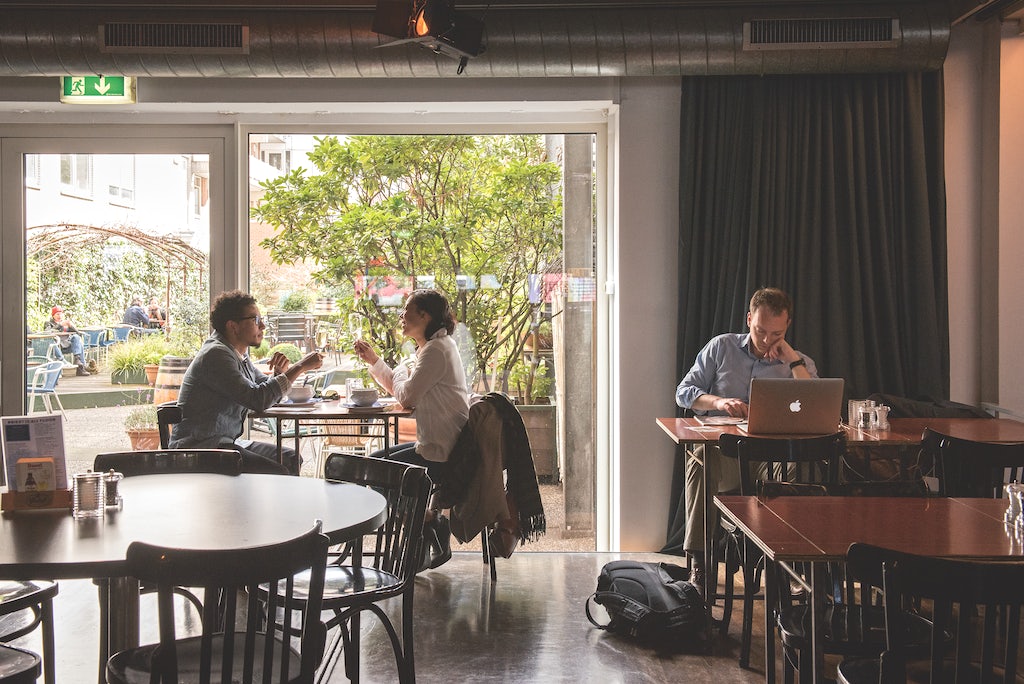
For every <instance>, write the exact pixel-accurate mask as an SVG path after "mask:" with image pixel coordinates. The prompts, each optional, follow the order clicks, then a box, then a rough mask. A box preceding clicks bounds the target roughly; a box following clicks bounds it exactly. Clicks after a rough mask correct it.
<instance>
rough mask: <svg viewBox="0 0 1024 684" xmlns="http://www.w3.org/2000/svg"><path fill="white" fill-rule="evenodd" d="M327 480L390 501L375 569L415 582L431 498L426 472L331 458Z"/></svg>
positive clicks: (380, 461)
mask: <svg viewBox="0 0 1024 684" xmlns="http://www.w3.org/2000/svg"><path fill="white" fill-rule="evenodd" d="M324 477H325V478H326V479H328V480H335V481H338V482H350V483H353V484H360V485H364V486H367V487H370V488H372V489H374V490H376V491H377V492H379V493H380V494H381V495H382V496H383V497H384V498H385V499H386V500H387V520H386V521H385V522H384V524H383V525H381V526H380V527H379V528H377V531H376V533H375V536H376V543H375V548H374V550H373V565H374V567H376V568H378V569H380V570H385V571H387V572H390V573H391V574H393V575H395V576H396V577H398V578H400V579H401V580H402V581H403V582H412V581H413V579H414V578H415V576H416V571H417V570H418V569H419V566H420V562H421V560H422V550H423V516H424V513H425V512H426V510H427V498H428V496H429V494H430V478H428V477H427V470H426V468H422V467H420V466H414V465H409V464H407V463H399V462H398V461H388V460H386V459H383V458H368V457H366V456H354V455H352V454H331V455H330V456H328V457H327V462H326V463H325V464H324Z"/></svg>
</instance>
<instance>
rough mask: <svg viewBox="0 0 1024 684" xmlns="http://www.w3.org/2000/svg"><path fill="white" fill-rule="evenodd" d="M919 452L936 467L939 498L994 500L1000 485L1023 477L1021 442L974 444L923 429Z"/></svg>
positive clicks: (999, 490)
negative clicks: (930, 459)
mask: <svg viewBox="0 0 1024 684" xmlns="http://www.w3.org/2000/svg"><path fill="white" fill-rule="evenodd" d="M921 449H922V451H923V452H924V453H925V454H926V455H929V456H931V457H932V459H933V460H934V463H935V464H936V466H937V467H936V472H937V474H938V479H939V495H940V496H962V497H979V498H984V499H998V498H1001V497H1002V495H1003V484H1004V483H1006V482H1011V481H1016V482H1021V481H1022V479H1021V478H1022V476H1024V443H1014V444H996V443H993V442H975V441H972V440H969V439H960V438H958V437H951V436H949V435H944V434H942V433H941V432H936V431H934V430H931V429H929V428H925V431H924V434H923V435H922V437H921Z"/></svg>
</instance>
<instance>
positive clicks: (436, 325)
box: [355, 290, 469, 570]
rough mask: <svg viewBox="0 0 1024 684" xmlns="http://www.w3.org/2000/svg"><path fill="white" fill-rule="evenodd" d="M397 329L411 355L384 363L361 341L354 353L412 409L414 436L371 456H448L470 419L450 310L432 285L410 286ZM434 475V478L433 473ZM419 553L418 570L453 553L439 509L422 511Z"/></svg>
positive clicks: (409, 459)
mask: <svg viewBox="0 0 1024 684" xmlns="http://www.w3.org/2000/svg"><path fill="white" fill-rule="evenodd" d="M400 318H401V321H402V334H403V335H405V336H406V337H409V338H412V340H413V341H414V342H415V343H416V356H415V357H414V358H412V359H409V360H407V361H403V362H402V363H400V364H398V366H396V367H395V368H391V367H389V366H388V365H387V364H386V363H384V361H383V360H382V359H381V358H380V357H379V356H378V355H377V352H375V351H374V350H373V348H372V347H371V346H370V345H369V344H367V343H366V342H364V341H363V340H357V341H356V343H355V351H356V354H357V355H358V356H359V358H360V359H362V360H363V361H364V362H365V363H367V364H368V365H369V366H370V375H372V376H373V379H374V380H376V381H377V382H379V383H380V384H381V386H382V387H384V389H386V390H387V391H388V392H390V393H391V394H392V395H393V396H394V397H395V399H397V400H398V402H399V403H400V404H402V406H405V407H406V408H411V409H415V416H416V441H415V442H405V443H402V444H396V445H395V446H393V447H391V448H390V449H387V450H382V451H378V452H376V453H374V454H371V456H374V457H380V458H387V459H390V460H393V461H403V462H405V463H412V464H415V465H422V466H426V467H427V472H428V473H430V466H431V464H434V463H440V462H444V461H447V460H448V456H449V454H451V451H452V447H454V446H455V441H456V440H457V439H458V437H459V433H460V432H461V431H462V428H463V426H464V425H465V424H466V421H467V420H468V419H469V394H468V392H467V390H466V373H465V370H463V367H462V360H461V358H460V357H459V349H458V347H457V346H456V345H455V339H454V338H453V337H452V336H451V335H452V332H454V331H455V314H454V313H453V312H452V307H451V304H449V303H448V299H447V298H445V296H444V295H443V294H441V293H440V292H438V291H437V290H415V291H414V292H413V293H412V294H411V295H409V299H408V300H406V302H405V309H404V310H403V311H402V313H401V316H400ZM435 479H436V478H435ZM423 536H424V540H425V541H426V542H427V543H426V544H425V545H424V557H423V561H422V563H421V566H420V569H421V570H426V569H431V568H436V567H439V566H441V565H443V564H444V563H446V562H447V561H448V560H449V559H450V558H451V557H452V547H451V526H450V523H449V521H448V519H447V518H445V517H444V516H443V515H441V513H440V511H430V510H428V511H427V513H426V517H425V519H424V525H423Z"/></svg>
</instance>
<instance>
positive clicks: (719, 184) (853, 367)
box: [666, 72, 949, 550]
mask: <svg viewBox="0 0 1024 684" xmlns="http://www.w3.org/2000/svg"><path fill="white" fill-rule="evenodd" d="M942 108H943V98H942V75H941V73H940V72H933V73H924V74H920V73H913V74H875V75H828V76H780V77H720V78H718V77H716V78H691V79H686V80H685V81H684V82H683V87H682V115H681V119H682V120H681V135H680V140H681V142H680V189H679V196H680V197H679V202H680V228H679V264H680V296H679V315H678V321H679V344H678V356H677V363H676V369H677V377H679V378H682V376H683V374H685V373H686V371H687V370H689V368H690V366H691V365H692V364H693V360H694V358H695V357H696V355H697V352H698V351H700V349H701V347H703V345H704V344H705V343H706V342H707V341H708V340H709V339H710V338H711V337H713V336H714V335H717V334H719V333H723V332H742V331H744V330H745V323H746V318H745V314H746V311H747V304H748V302H749V299H750V295H751V293H752V292H753V291H754V290H756V289H757V288H758V287H763V286H767V285H771V286H777V287H781V288H783V289H784V290H786V291H787V292H789V294H790V295H791V296H792V297H793V301H794V308H795V311H794V320H793V323H792V325H791V327H790V333H789V335H788V339H789V340H790V342H791V343H792V344H793V346H794V347H795V348H797V349H799V350H800V351H802V352H804V353H806V354H808V355H809V356H811V358H813V359H814V361H815V362H816V364H817V366H818V372H819V374H820V375H821V376H823V377H841V378H845V380H846V395H847V397H848V398H864V397H867V396H868V395H869V394H872V393H875V392H882V393H886V394H895V395H899V396H906V397H912V398H919V397H932V398H947V397H948V394H949V338H948V325H949V323H948V312H947V295H946V214H945V188H944V180H943V148H942V136H943V119H942ZM681 462H682V459H681V458H679V459H677V463H679V464H680V467H678V468H677V471H679V472H677V474H676V475H677V476H676V478H674V479H675V480H676V482H674V486H673V496H676V491H679V492H681V489H682V484H681V481H682V478H681V470H682V468H681ZM677 488H678V490H677ZM675 500H676V501H679V502H680V506H679V508H680V511H681V509H682V503H681V496H676V498H675ZM680 521H681V518H680V515H679V513H678V512H677V513H676V514H675V515H674V518H673V520H672V521H670V539H669V545H668V546H667V547H666V549H667V550H669V549H670V548H671V546H672V544H673V537H674V533H673V530H678V527H679V525H680V524H681V523H680Z"/></svg>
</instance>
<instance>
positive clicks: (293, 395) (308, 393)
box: [288, 385, 313, 402]
mask: <svg viewBox="0 0 1024 684" xmlns="http://www.w3.org/2000/svg"><path fill="white" fill-rule="evenodd" d="M288 398H289V399H291V400H292V401H297V402H303V401H309V400H310V399H312V398H313V388H312V387H310V386H309V385H299V386H297V387H292V388H291V389H290V390H288Z"/></svg>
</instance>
